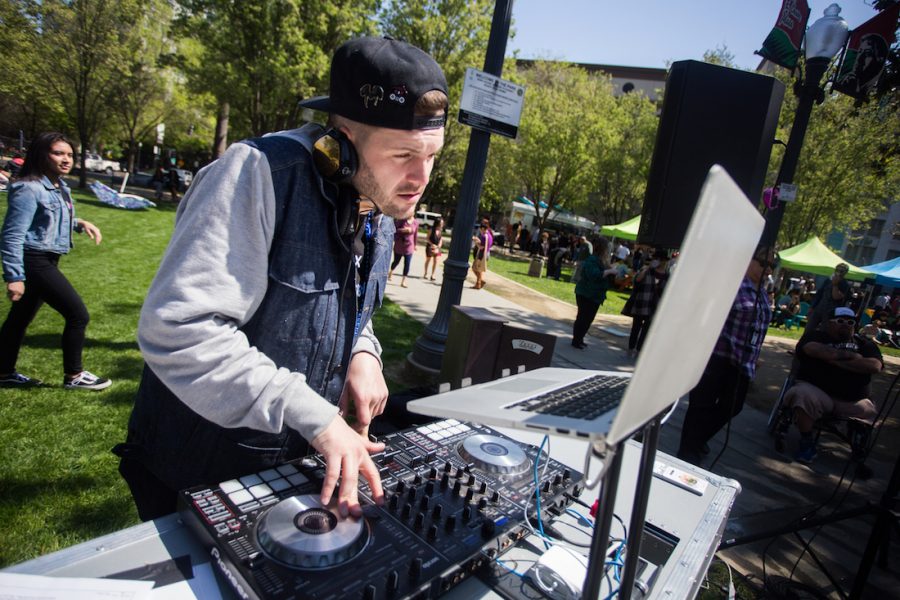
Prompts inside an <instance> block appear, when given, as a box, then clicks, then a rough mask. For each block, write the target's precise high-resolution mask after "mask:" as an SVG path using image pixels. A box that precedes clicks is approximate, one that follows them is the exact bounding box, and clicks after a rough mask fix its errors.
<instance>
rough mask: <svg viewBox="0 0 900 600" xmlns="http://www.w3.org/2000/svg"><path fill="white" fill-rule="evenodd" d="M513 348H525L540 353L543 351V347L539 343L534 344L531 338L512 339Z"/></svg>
mask: <svg viewBox="0 0 900 600" xmlns="http://www.w3.org/2000/svg"><path fill="white" fill-rule="evenodd" d="M512 347H513V350H527V351H528V352H533V353H535V354H540V353H541V352H543V351H544V347H543V346H541V345H540V344H536V343H535V342H532V341H531V340H520V339H518V338H516V339H514V340H513V341H512Z"/></svg>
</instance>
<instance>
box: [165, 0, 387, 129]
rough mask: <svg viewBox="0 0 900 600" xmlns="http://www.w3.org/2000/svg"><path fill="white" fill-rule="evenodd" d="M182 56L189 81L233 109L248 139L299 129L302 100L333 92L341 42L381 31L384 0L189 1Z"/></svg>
mask: <svg viewBox="0 0 900 600" xmlns="http://www.w3.org/2000/svg"><path fill="white" fill-rule="evenodd" d="M182 7H183V13H182V16H181V18H180V20H179V24H180V33H181V35H182V38H183V46H182V48H181V52H180V59H181V61H180V62H181V63H182V64H183V66H184V70H185V73H186V74H187V77H188V80H189V84H190V86H191V88H192V89H194V90H195V91H199V92H209V93H210V94H212V95H213V96H214V97H215V98H216V100H217V102H218V103H219V104H220V105H222V104H226V103H227V104H228V105H229V107H230V111H229V123H230V124H231V126H234V125H237V128H238V131H239V133H241V134H249V135H262V134H263V133H266V132H269V131H277V130H279V129H286V128H290V127H295V126H296V125H297V123H298V121H299V115H300V109H299V107H298V105H297V104H298V102H299V101H300V100H302V99H303V98H306V97H309V96H311V95H313V94H314V93H315V92H316V91H317V90H324V89H327V81H328V68H329V65H330V60H331V55H332V54H333V53H334V50H335V49H336V48H337V46H338V45H340V43H342V42H343V41H345V40H346V39H348V38H349V37H351V35H359V34H362V33H368V32H371V31H373V30H374V24H373V23H372V19H371V17H372V15H374V14H375V11H376V9H377V7H378V0H365V1H359V0H259V1H255V2H249V1H243V2H232V1H230V0H186V1H185V2H183V3H182Z"/></svg>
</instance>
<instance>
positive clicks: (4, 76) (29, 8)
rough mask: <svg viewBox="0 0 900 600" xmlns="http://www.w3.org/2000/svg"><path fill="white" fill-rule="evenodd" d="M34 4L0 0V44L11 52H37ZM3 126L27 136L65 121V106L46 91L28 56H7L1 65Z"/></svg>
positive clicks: (0, 125)
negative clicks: (25, 58)
mask: <svg viewBox="0 0 900 600" xmlns="http://www.w3.org/2000/svg"><path fill="white" fill-rule="evenodd" d="M34 9H35V5H34V4H33V3H32V2H30V1H29V0H0V47H2V48H5V49H6V50H7V51H8V53H9V54H10V56H16V57H28V56H34V55H35V51H36V44H37V41H38V36H39V27H38V25H39V22H38V20H37V19H36V18H35V10H34ZM0 69H2V71H0V128H2V130H4V131H8V132H9V133H10V134H13V135H14V134H15V132H17V131H18V130H22V131H23V132H24V134H25V137H26V139H32V138H34V137H35V136H36V135H37V134H38V133H40V132H41V131H45V130H47V129H50V128H58V129H65V127H60V125H64V123H60V121H64V120H65V117H64V116H62V118H61V115H62V107H61V106H60V105H59V102H58V101H57V100H56V98H54V97H52V96H50V95H48V94H47V92H46V87H45V85H44V83H43V82H42V81H41V79H40V75H39V74H38V72H37V71H36V70H35V69H34V68H32V63H31V61H28V60H13V59H10V60H5V61H3V63H2V66H0Z"/></svg>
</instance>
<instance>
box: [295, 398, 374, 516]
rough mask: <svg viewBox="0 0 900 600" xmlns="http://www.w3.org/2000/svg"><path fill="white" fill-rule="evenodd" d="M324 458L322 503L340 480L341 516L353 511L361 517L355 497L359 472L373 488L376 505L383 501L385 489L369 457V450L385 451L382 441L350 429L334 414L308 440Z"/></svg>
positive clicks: (360, 508)
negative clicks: (370, 439) (314, 435)
mask: <svg viewBox="0 0 900 600" xmlns="http://www.w3.org/2000/svg"><path fill="white" fill-rule="evenodd" d="M310 443H311V444H312V446H313V448H315V449H316V450H317V451H319V453H321V454H322V456H323V457H324V458H325V480H324V481H323V482H322V496H321V500H322V504H328V503H329V502H331V496H332V494H333V493H334V489H335V487H336V486H337V482H338V478H340V480H341V489H340V493H339V494H338V511H339V512H340V513H341V516H344V517H346V516H347V515H348V514H352V515H353V516H355V517H359V516H362V507H361V506H360V505H359V498H358V497H357V485H358V484H359V474H360V473H362V475H363V477H365V478H366V479H367V480H368V482H369V487H370V488H371V489H372V497H373V498H374V500H375V503H376V504H379V505H381V504H383V503H384V491H383V490H382V488H381V477H380V476H379V475H378V468H377V467H376V466H375V463H374V462H372V458H371V457H370V456H369V454H370V453H372V452H381V451H382V450H384V444H382V443H380V442H379V443H375V442H370V441H369V440H368V439H365V438H363V437H361V436H360V435H358V434H357V433H356V432H355V431H353V430H352V429H350V426H349V425H347V423H346V422H344V419H342V418H341V416H340V415H338V416H336V417H335V418H334V419H333V420H332V421H331V424H329V425H328V427H326V428H325V431H323V432H322V433H320V434H319V435H317V436H316V437H315V439H313V440H312V442H310Z"/></svg>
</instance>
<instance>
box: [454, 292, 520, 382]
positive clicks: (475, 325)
mask: <svg viewBox="0 0 900 600" xmlns="http://www.w3.org/2000/svg"><path fill="white" fill-rule="evenodd" d="M504 323H506V319H504V318H503V317H500V316H498V315H496V314H494V313H492V312H491V311H489V310H487V309H486V308H477V307H474V306H459V305H457V306H453V307H452V308H451V311H450V327H449V330H448V332H447V343H446V346H445V349H444V359H443V362H442V363H441V376H440V378H439V379H438V382H439V383H449V384H450V387H451V389H457V388H459V387H461V386H462V380H463V379H465V378H467V377H468V378H470V379H471V380H472V381H471V383H472V384H475V383H483V382H485V381H490V380H491V379H493V378H494V363H495V362H496V357H497V350H498V348H499V346H500V332H501V331H502V329H503V324H504Z"/></svg>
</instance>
